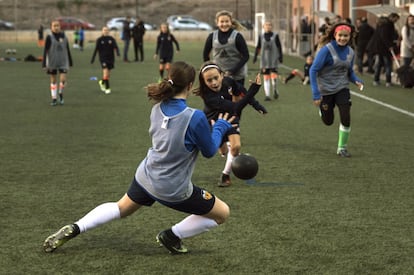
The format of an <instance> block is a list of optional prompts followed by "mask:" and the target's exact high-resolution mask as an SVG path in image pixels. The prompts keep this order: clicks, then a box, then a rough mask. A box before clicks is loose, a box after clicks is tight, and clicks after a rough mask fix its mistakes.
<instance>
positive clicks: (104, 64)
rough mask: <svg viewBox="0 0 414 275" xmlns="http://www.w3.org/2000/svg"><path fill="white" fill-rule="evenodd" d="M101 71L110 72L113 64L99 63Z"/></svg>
mask: <svg viewBox="0 0 414 275" xmlns="http://www.w3.org/2000/svg"><path fill="white" fill-rule="evenodd" d="M101 67H102V69H108V70H112V69H113V68H114V63H109V62H101Z"/></svg>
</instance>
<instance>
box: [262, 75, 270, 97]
mask: <svg viewBox="0 0 414 275" xmlns="http://www.w3.org/2000/svg"><path fill="white" fill-rule="evenodd" d="M263 87H264V91H265V95H266V96H268V97H270V79H265V81H264V86H263Z"/></svg>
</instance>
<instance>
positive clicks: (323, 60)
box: [309, 46, 333, 100]
mask: <svg viewBox="0 0 414 275" xmlns="http://www.w3.org/2000/svg"><path fill="white" fill-rule="evenodd" d="M328 57H330V59H331V62H332V61H333V60H332V57H331V54H330V53H329V50H328V48H327V47H326V46H324V47H322V48H321V49H320V50H319V51H318V53H317V54H316V56H315V60H314V61H313V63H312V66H311V67H310V70H309V78H310V84H311V89H312V98H313V100H317V99H320V98H321V92H320V91H319V87H318V82H317V76H318V72H319V71H320V70H322V69H323V67H325V66H326V65H329V60H328Z"/></svg>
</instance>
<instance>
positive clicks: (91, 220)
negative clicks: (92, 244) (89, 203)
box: [75, 202, 121, 232]
mask: <svg viewBox="0 0 414 275" xmlns="http://www.w3.org/2000/svg"><path fill="white" fill-rule="evenodd" d="M119 218H121V213H120V211H119V207H118V204H117V203H116V202H107V203H103V204H101V205H98V206H97V207H95V208H94V209H92V210H91V211H90V212H89V213H88V214H86V215H85V216H83V217H82V218H81V219H80V220H79V221H77V222H75V224H76V225H78V226H79V230H80V232H85V231H88V230H90V229H93V228H95V227H97V226H99V225H101V224H104V223H107V222H110V221H112V220H115V219H119Z"/></svg>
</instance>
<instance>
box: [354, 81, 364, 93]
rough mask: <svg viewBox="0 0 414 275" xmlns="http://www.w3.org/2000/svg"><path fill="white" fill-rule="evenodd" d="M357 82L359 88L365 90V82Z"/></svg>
mask: <svg viewBox="0 0 414 275" xmlns="http://www.w3.org/2000/svg"><path fill="white" fill-rule="evenodd" d="M355 84H356V85H357V86H358V89H359V90H360V91H361V92H362V91H363V90H364V84H363V83H361V82H358V81H357V82H355Z"/></svg>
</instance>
